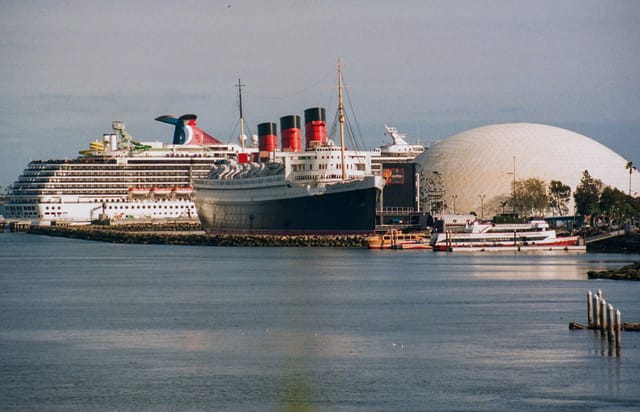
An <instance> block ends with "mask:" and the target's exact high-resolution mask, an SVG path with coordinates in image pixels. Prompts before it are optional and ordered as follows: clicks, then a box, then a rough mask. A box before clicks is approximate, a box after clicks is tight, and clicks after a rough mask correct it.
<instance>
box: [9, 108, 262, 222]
mask: <svg viewBox="0 0 640 412" xmlns="http://www.w3.org/2000/svg"><path fill="white" fill-rule="evenodd" d="M156 120H158V121H160V122H163V123H168V124H171V125H173V126H174V136H173V142H172V144H165V143H163V142H160V141H153V142H138V141H136V140H135V139H134V138H133V137H132V136H131V135H130V134H129V133H128V132H127V131H126V129H125V125H124V123H123V122H120V121H115V122H113V123H112V129H113V131H112V132H110V133H106V134H104V135H103V136H102V139H99V140H96V141H93V142H91V143H90V145H89V148H88V149H87V150H82V151H81V152H80V156H79V157H77V158H74V159H70V160H67V159H65V160H44V161H43V160H36V161H32V162H30V163H29V164H28V166H27V168H26V169H25V170H24V171H23V173H22V174H21V175H20V177H19V178H18V180H17V181H16V182H14V183H13V184H12V186H11V188H10V190H9V192H8V194H7V197H6V199H5V213H6V216H5V217H6V218H7V219H20V220H29V221H31V223H32V224H34V225H51V224H59V223H65V224H73V225H82V224H89V223H91V222H94V221H97V220H100V221H110V222H118V221H126V220H133V219H151V220H153V219H163V220H166V219H185V220H189V219H191V220H195V221H197V219H198V216H197V212H196V208H195V205H194V202H193V184H192V182H193V180H194V179H198V178H204V177H206V176H207V175H208V173H209V170H210V168H211V166H212V165H213V164H214V163H215V162H216V161H218V160H220V159H227V158H231V157H236V156H237V155H238V153H240V152H244V153H251V152H252V151H255V150H256V149H255V148H253V147H246V148H245V147H243V146H244V142H242V145H238V144H230V143H222V142H220V141H219V140H217V139H215V138H214V137H213V136H210V135H209V134H207V133H206V132H204V131H203V130H202V129H200V128H199V127H198V126H197V116H196V115H194V114H186V115H183V116H180V117H174V116H166V115H165V116H160V117H158V118H157V119H156Z"/></svg>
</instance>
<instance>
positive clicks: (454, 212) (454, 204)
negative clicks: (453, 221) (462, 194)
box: [451, 195, 458, 215]
mask: <svg viewBox="0 0 640 412" xmlns="http://www.w3.org/2000/svg"><path fill="white" fill-rule="evenodd" d="M457 198H458V195H452V196H451V199H453V214H454V215H455V214H456V199H457Z"/></svg>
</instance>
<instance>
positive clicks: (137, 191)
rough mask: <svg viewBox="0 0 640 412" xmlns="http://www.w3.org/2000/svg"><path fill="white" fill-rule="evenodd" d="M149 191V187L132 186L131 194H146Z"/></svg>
mask: <svg viewBox="0 0 640 412" xmlns="http://www.w3.org/2000/svg"><path fill="white" fill-rule="evenodd" d="M148 193H149V188H146V187H130V188H129V196H146V195H147V194H148Z"/></svg>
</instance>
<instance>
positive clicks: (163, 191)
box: [150, 186, 171, 196]
mask: <svg viewBox="0 0 640 412" xmlns="http://www.w3.org/2000/svg"><path fill="white" fill-rule="evenodd" d="M150 193H151V194H152V195H154V196H169V195H170V194H171V188H169V187H156V186H154V187H152V188H151V190H150Z"/></svg>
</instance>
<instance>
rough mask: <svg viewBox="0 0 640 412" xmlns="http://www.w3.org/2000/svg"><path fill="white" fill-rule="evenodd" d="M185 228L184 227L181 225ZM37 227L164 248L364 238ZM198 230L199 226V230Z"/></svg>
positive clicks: (353, 242)
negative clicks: (162, 245)
mask: <svg viewBox="0 0 640 412" xmlns="http://www.w3.org/2000/svg"><path fill="white" fill-rule="evenodd" d="M182 225H184V224H182ZM136 226H137V225H127V227H122V226H102V225H88V226H66V227H56V226H39V227H35V226H34V227H32V228H31V229H30V230H29V233H31V234H38V235H47V236H58V237H67V238H72V239H83V240H93V241H100V242H109V243H132V244H166V245H189V246H253V247H348V248H361V247H365V245H366V243H365V242H364V240H365V239H366V237H365V236H359V235H296V236H288V235H287V236H284V235H236V234H233V235H231V234H206V233H204V232H203V231H201V230H194V229H193V228H191V229H188V228H186V227H183V226H179V227H173V228H167V227H163V226H162V225H153V224H150V225H144V226H142V227H136ZM198 228H199V226H198Z"/></svg>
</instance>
